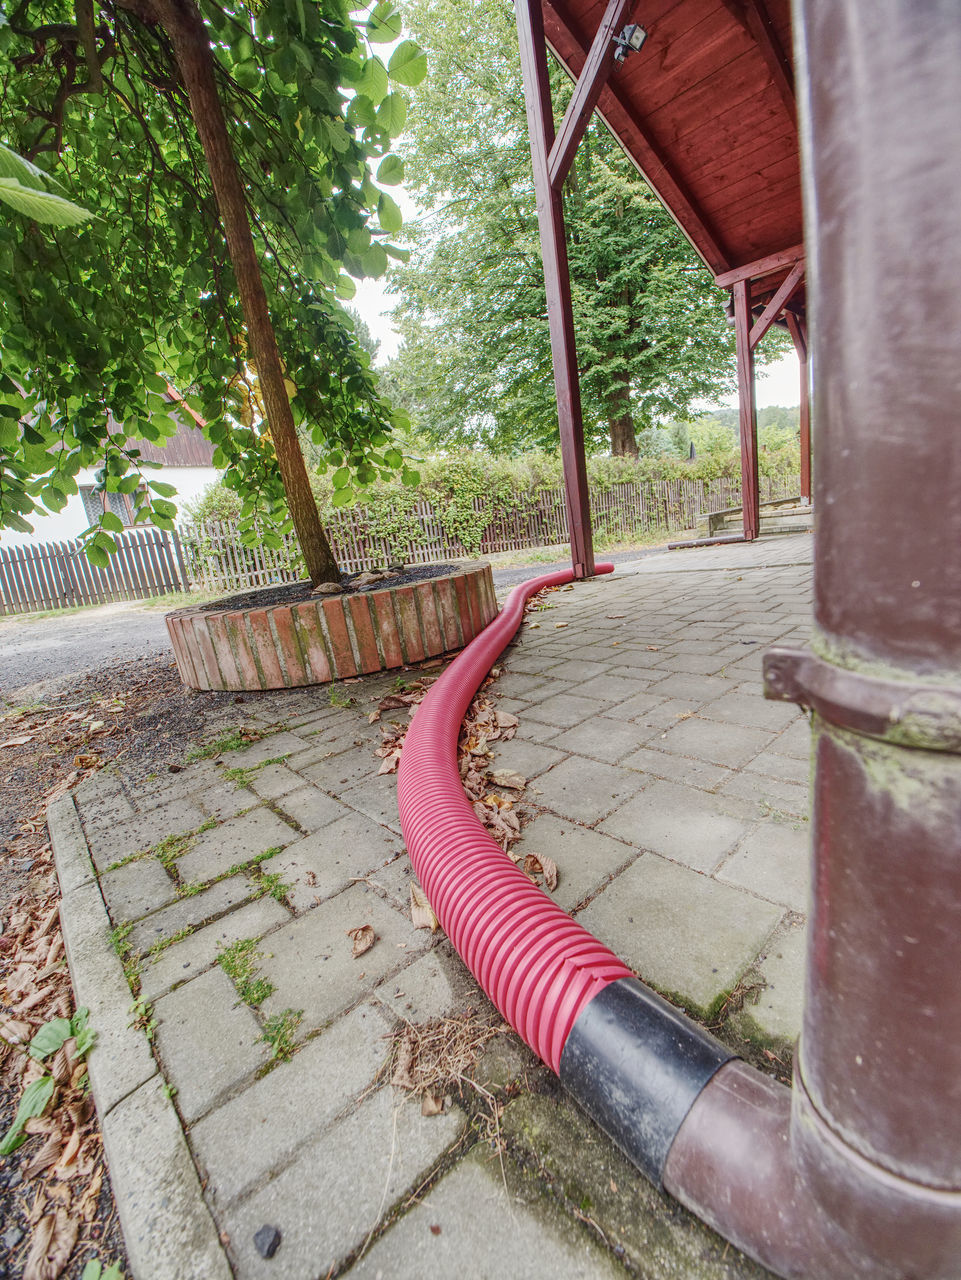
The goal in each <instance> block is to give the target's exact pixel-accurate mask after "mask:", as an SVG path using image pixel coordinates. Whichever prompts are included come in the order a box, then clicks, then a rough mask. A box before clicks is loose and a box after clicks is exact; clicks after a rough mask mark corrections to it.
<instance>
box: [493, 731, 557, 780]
mask: <svg viewBox="0 0 961 1280" xmlns="http://www.w3.org/2000/svg"><path fill="white" fill-rule="evenodd" d="M491 748H492V750H493V752H494V759H493V761H492V763H491V766H490V767H491V769H493V770H497V769H510V770H511V771H512V772H513V773H519V774H520V775H521V776H522V777H524V778H536V777H537V775H538V774H540V773H543V772H544V770H545V769H549V768H550V767H551V766H552V765H555V764H557V763H558V762H559V761H561V760H563V759H564V753H563V752H562V751H556V750H554V749H553V748H552V747H547V746H543V745H541V744H539V743H536V742H526V741H525V740H524V739H523V738H511V739H510V740H509V741H507V742H494V743H491Z"/></svg>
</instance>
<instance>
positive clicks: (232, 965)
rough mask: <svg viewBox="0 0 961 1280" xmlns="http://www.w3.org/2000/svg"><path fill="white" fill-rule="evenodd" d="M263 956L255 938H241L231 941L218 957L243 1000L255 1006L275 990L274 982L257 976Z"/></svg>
mask: <svg viewBox="0 0 961 1280" xmlns="http://www.w3.org/2000/svg"><path fill="white" fill-rule="evenodd" d="M262 958H263V956H262V953H261V952H260V951H258V950H257V942H256V939H254V938H239V939H238V940H237V941H236V942H231V943H230V945H229V946H227V947H224V949H223V950H222V951H221V953H220V955H218V957H217V963H218V964H219V965H220V967H221V969H223V971H224V973H225V974H226V975H227V977H228V978H229V979H230V980H231V982H232V983H233V984H234V986H235V987H236V988H237V994H238V995H239V996H240V998H241V1000H243V1002H244V1004H249V1005H250V1006H251V1007H253V1008H256V1006H257V1005H259V1004H263V1002H264V1001H265V1000H266V999H267V997H268V996H269V995H271V994H272V993H273V991H274V985H273V983H272V982H268V980H267V979H266V978H258V977H257V976H256V975H257V968H258V961H259V960H261V959H262Z"/></svg>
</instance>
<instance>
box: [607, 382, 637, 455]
mask: <svg viewBox="0 0 961 1280" xmlns="http://www.w3.org/2000/svg"><path fill="white" fill-rule="evenodd" d="M607 424H608V426H609V427H610V431H611V453H612V454H613V455H614V457H615V458H636V457H637V438H636V437H635V435H634V418H633V415H632V414H631V384H630V382H629V381H628V377H627V374H620V375H618V377H617V382H616V385H615V386H614V388H613V390H612V391H611V392H610V393H609V394H608V397H607Z"/></svg>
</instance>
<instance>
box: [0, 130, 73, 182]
mask: <svg viewBox="0 0 961 1280" xmlns="http://www.w3.org/2000/svg"><path fill="white" fill-rule="evenodd" d="M0 178H14V179H15V180H16V181H17V182H20V183H22V184H23V186H25V187H33V188H34V189H40V190H44V189H45V188H46V186H47V185H48V184H49V183H51V182H56V179H55V178H54V177H53V175H52V174H49V173H45V172H44V171H43V169H41V168H39V167H38V166H37V165H35V164H33V163H32V162H31V161H30V160H26V159H24V157H23V156H21V155H17V153H16V151H11V150H10V148H9V147H5V146H4V145H3V143H2V142H0ZM57 185H58V186H59V185H60V184H59V183H57Z"/></svg>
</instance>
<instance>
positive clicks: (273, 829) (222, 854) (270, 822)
mask: <svg viewBox="0 0 961 1280" xmlns="http://www.w3.org/2000/svg"><path fill="white" fill-rule="evenodd" d="M296 839H297V832H296V831H295V830H294V829H293V827H291V826H289V825H288V824H287V823H286V822H283V821H282V820H281V819H280V818H278V817H277V815H276V814H275V813H272V812H271V810H270V809H265V808H262V807H261V808H257V809H251V810H250V812H249V813H244V814H241V815H240V816H239V817H237V818H228V820H227V821H226V822H224V823H222V824H221V825H220V826H219V827H214V828H213V829H212V830H210V831H204V832H202V833H201V834H200V835H199V836H198V837H197V840H196V842H195V844H194V845H193V848H192V849H191V850H190V852H189V853H185V854H184V855H183V857H182V858H178V860H177V871H178V872H179V874H180V878H181V880H183V881H186V882H192V883H196V882H197V881H203V880H210V879H212V878H213V877H214V876H219V875H223V873H224V872H225V871H227V870H229V868H230V867H239V866H242V865H243V864H244V863H245V862H249V861H250V860H251V859H252V858H256V857H257V855H258V854H260V853H265V852H266V851H267V849H272V848H275V847H280V848H284V847H285V846H286V845H288V844H290V843H291V841H293V840H296Z"/></svg>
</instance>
